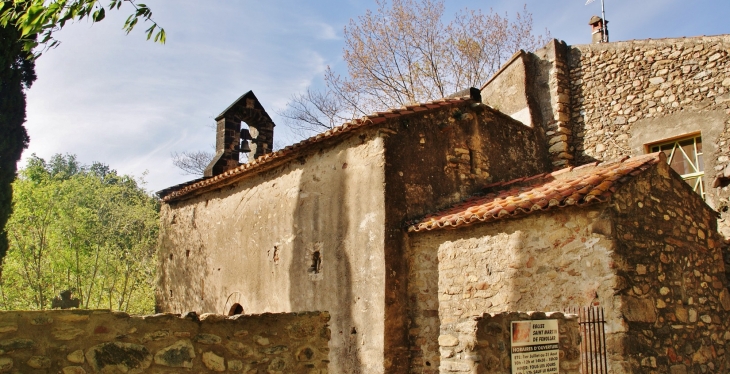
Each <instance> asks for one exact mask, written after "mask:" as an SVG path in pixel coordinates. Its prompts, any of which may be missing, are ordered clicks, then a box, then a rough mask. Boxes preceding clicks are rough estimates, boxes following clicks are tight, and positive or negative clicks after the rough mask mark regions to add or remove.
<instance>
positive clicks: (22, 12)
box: [0, 0, 166, 52]
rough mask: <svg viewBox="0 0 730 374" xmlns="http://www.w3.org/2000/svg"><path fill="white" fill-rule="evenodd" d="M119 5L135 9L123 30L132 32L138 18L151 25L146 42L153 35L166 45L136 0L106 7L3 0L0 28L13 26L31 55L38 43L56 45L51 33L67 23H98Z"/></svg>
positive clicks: (81, 1)
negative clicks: (86, 21)
mask: <svg viewBox="0 0 730 374" xmlns="http://www.w3.org/2000/svg"><path fill="white" fill-rule="evenodd" d="M122 4H129V5H131V7H132V8H133V9H134V11H133V12H132V14H130V15H129V17H127V20H126V21H125V22H124V26H123V29H124V31H126V32H127V33H129V32H130V31H132V29H134V27H135V26H136V25H137V22H139V20H140V18H141V19H142V20H144V22H149V23H150V24H151V26H150V27H149V28H148V29H147V30H146V31H145V32H146V33H147V40H149V39H150V38H152V35H153V34H154V41H155V42H160V43H165V39H166V35H165V29H163V28H162V27H160V26H159V25H158V24H157V23H156V22H155V21H154V20H153V19H152V10H150V8H149V7H148V6H147V5H145V4H138V3H137V2H136V1H135V0H111V1H110V2H109V5H108V6H106V7H104V6H103V5H101V3H100V1H99V0H52V1H48V0H4V1H3V2H2V3H0V26H15V27H16V28H17V29H18V30H19V31H20V34H19V36H18V37H19V38H18V39H19V41H21V42H22V43H23V46H24V49H25V51H28V52H30V51H33V50H34V49H36V47H37V46H38V45H39V44H40V45H45V46H47V47H49V48H51V47H55V46H56V45H58V43H59V41H58V40H56V39H55V38H54V37H53V33H54V32H56V31H58V30H60V29H62V28H63V27H64V26H66V24H67V23H70V22H73V21H81V20H83V19H89V20H91V22H99V21H101V20H103V19H104V17H105V16H106V10H107V9H109V10H116V9H119V8H121V6H122ZM155 31H157V32H156V33H155Z"/></svg>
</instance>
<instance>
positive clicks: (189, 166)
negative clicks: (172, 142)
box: [172, 151, 215, 176]
mask: <svg viewBox="0 0 730 374" xmlns="http://www.w3.org/2000/svg"><path fill="white" fill-rule="evenodd" d="M214 156H215V154H214V153H211V152H205V151H195V152H187V151H183V152H182V153H177V152H175V153H173V154H172V164H173V165H175V166H177V167H178V168H180V170H182V171H183V172H184V173H185V174H191V175H201V176H202V175H203V172H204V171H205V168H206V167H208V164H210V161H211V160H213V157H214Z"/></svg>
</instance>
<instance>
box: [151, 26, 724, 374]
mask: <svg viewBox="0 0 730 374" xmlns="http://www.w3.org/2000/svg"><path fill="white" fill-rule="evenodd" d="M729 42H730V36H718V37H701V38H685V39H666V40H658V41H654V40H648V41H632V42H619V43H601V44H592V45H582V46H575V47H570V46H567V45H565V43H562V42H559V41H556V40H554V41H552V42H550V43H549V44H548V45H547V46H546V47H545V48H543V49H542V50H539V51H536V52H535V53H526V52H519V53H517V54H515V56H513V58H512V59H511V60H510V61H508V62H507V63H506V64H505V65H504V66H503V67H502V69H501V70H500V71H499V72H498V73H497V74H495V76H494V77H492V78H491V79H490V81H489V82H487V83H486V84H485V85H484V86H483V87H482V89H481V90H479V89H471V90H469V91H468V95H466V96H464V97H454V98H446V99H441V100H437V101H434V102H429V103H423V104H414V105H411V106H407V107H404V108H400V109H393V110H389V111H386V112H380V113H375V114H373V115H369V116H366V117H363V118H361V119H358V120H354V121H352V122H349V123H346V124H344V125H342V126H340V127H337V128H335V129H332V130H329V131H327V132H325V133H323V134H319V135H317V136H315V137H312V138H310V139H307V140H304V141H302V142H300V143H297V144H294V145H292V146H289V147H286V148H284V149H282V150H278V151H273V152H272V151H271V148H272V147H271V145H272V138H273V129H274V126H273V122H272V121H271V120H270V118H269V116H268V115H267V114H266V112H265V110H264V109H263V106H262V105H261V104H260V103H259V102H258V100H257V99H256V97H255V96H254V95H253V94H252V93H250V92H249V93H247V94H246V95H244V96H242V97H241V98H240V99H239V100H237V101H236V102H235V103H234V104H233V105H231V106H230V107H229V108H228V109H226V111H224V112H223V113H222V114H221V115H220V116H219V117H217V118H216V120H217V122H218V134H217V140H216V144H217V156H216V160H215V161H214V162H213V163H211V167H209V170H208V171H207V172H206V177H203V178H201V179H197V180H194V181H191V182H189V183H185V184H182V185H178V186H174V187H171V188H168V189H166V190H163V191H160V192H159V195H160V197H161V198H162V201H163V205H162V212H161V220H162V223H161V237H160V250H159V256H160V264H159V277H160V278H159V285H158V293H157V305H158V309H160V310H161V311H166V312H176V313H182V312H186V311H188V310H195V311H198V312H200V313H205V312H218V313H225V314H250V313H264V312H298V311H316V310H320V311H328V312H329V313H330V314H331V321H330V328H331V331H332V337H331V340H330V353H329V360H330V364H329V370H330V372H335V373H339V372H343V373H351V372H352V373H356V372H363V373H404V372H418V373H436V372H439V371H441V372H459V371H464V372H471V370H477V372H481V371H484V372H489V371H488V370H490V368H489V367H490V365H492V364H490V363H491V362H494V360H491V359H490V358H489V357H482V356H481V355H477V354H473V353H471V351H472V350H473V348H474V344H472V343H474V342H473V341H472V340H473V339H472V338H471V337H472V335H473V334H472V333H473V331H476V329H477V327H476V326H477V325H478V322H476V320H475V317H476V316H480V315H482V314H484V313H500V312H506V311H529V310H541V311H549V310H562V309H563V308H566V307H573V306H587V305H600V306H603V307H605V308H606V317H607V319H608V324H607V327H606V332H607V334H608V338H609V339H608V342H609V359H610V360H609V364H610V368H611V369H612V370H613V371H614V372H616V373H623V372H626V373H643V372H647V373H649V372H656V373H660V372H662V373H663V372H670V371H671V372H672V373H683V372H699V371H703V372H708V371H709V372H725V371H727V368H728V359H729V357H730V356H729V355H728V354H726V352H725V346H726V344H727V343H729V342H730V332H728V331H729V327H730V326H728V323H729V321H730V315H729V314H728V312H730V293H728V290H727V277H726V274H725V266H724V263H723V253H724V252H723V246H724V240H723V237H722V235H721V233H723V234H726V235H727V234H728V233H730V224H728V223H727V222H728V221H727V214H728V213H727V206H728V195H729V193H728V191H727V185H728V183H730V166H729V163H730V159H729V158H728V157H729V156H730V144H728V143H727V142H728V139H727V137H728V135H727V134H728V131H727V126H728V124H730V110H729V108H728V104H729V103H730V92H728V91H727V90H729V89H730V60H729V59H728V51H729V49H728V45H729V44H728V43H729ZM242 122H245V123H246V124H247V125H248V129H246V128H244V129H241V123H242ZM241 140H243V142H241ZM246 151H249V152H250V154H251V155H252V157H250V159H251V160H252V161H250V162H248V163H244V164H240V163H239V162H238V154H239V153H240V152H246ZM254 156H257V157H254ZM726 170H727V171H726ZM683 180H684V181H683ZM717 212H720V213H719V215H718V213H717ZM424 217H425V218H424ZM718 217H719V219H718ZM445 228H450V229H454V230H444V229H445ZM472 328H473V329H474V330H473V331H471V330H469V329H472ZM470 331H471V332H470ZM470 334H472V335H470ZM470 339H472V340H470ZM474 339H475V338H474ZM566 370H567V371H566V372H571V371H570V370H569V369H566Z"/></svg>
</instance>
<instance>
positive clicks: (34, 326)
mask: <svg viewBox="0 0 730 374" xmlns="http://www.w3.org/2000/svg"><path fill="white" fill-rule="evenodd" d="M329 319H330V317H329V314H328V313H326V312H304V313H288V314H261V315H237V316H234V317H230V318H227V317H225V316H221V315H213V314H208V315H202V316H201V317H200V318H199V319H198V318H197V316H187V317H185V316H182V317H181V316H179V315H176V314H156V315H151V316H144V317H142V316H129V315H128V314H126V313H121V312H110V311H108V310H64V311H60V310H54V311H12V312H0V352H1V353H0V373H63V374H84V373H117V372H119V373H130V374H134V373H179V372H181V371H186V372H191V371H193V372H195V373H216V372H224V371H227V372H235V373H263V372H266V373H326V372H327V364H328V362H329V361H328V353H329V348H328V342H329V337H330V330H329V328H328V322H329Z"/></svg>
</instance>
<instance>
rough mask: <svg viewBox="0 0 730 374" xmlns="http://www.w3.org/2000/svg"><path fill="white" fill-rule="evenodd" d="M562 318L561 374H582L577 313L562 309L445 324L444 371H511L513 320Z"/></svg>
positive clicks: (441, 339)
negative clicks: (511, 326) (551, 311)
mask: <svg viewBox="0 0 730 374" xmlns="http://www.w3.org/2000/svg"><path fill="white" fill-rule="evenodd" d="M544 319H556V320H558V329H559V334H560V342H559V345H560V359H559V368H560V373H561V374H578V373H580V363H581V357H580V343H581V337H580V330H579V325H578V317H577V316H576V315H571V314H568V315H564V314H563V313H560V312H554V313H543V312H529V313H517V312H507V313H497V314H489V313H485V314H483V315H481V316H478V317H473V318H468V319H465V320H462V321H459V322H455V323H449V324H445V325H442V326H441V335H440V336H439V339H438V342H439V345H440V349H441V351H442V352H444V353H445V356H448V358H444V359H443V360H442V361H441V367H440V372H441V373H484V374H510V373H512V370H511V355H510V352H511V351H512V349H511V348H512V346H511V343H510V342H511V340H510V331H511V330H510V323H511V322H512V321H527V320H544Z"/></svg>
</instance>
